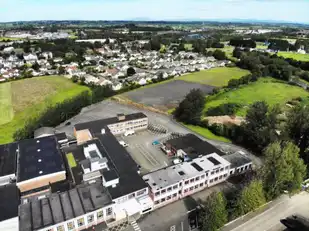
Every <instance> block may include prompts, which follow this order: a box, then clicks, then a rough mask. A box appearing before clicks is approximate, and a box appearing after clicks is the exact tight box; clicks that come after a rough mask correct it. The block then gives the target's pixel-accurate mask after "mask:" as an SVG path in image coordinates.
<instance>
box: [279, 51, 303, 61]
mask: <svg viewBox="0 0 309 231" xmlns="http://www.w3.org/2000/svg"><path fill="white" fill-rule="evenodd" d="M277 55H278V56H281V57H284V58H292V59H295V60H298V61H306V62H309V54H300V53H295V52H284V51H280V52H278V54H277Z"/></svg>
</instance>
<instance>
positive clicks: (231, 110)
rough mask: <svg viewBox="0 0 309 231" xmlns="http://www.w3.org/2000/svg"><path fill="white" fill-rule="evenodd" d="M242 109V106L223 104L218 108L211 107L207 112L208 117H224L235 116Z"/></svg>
mask: <svg viewBox="0 0 309 231" xmlns="http://www.w3.org/2000/svg"><path fill="white" fill-rule="evenodd" d="M240 107H241V104H237V103H227V104H221V105H219V106H217V107H211V108H209V109H208V110H207V112H206V115H207V116H223V115H234V114H235V113H236V111H237V110H238V109H239V108H240Z"/></svg>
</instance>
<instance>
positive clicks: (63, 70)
mask: <svg viewBox="0 0 309 231" xmlns="http://www.w3.org/2000/svg"><path fill="white" fill-rule="evenodd" d="M58 74H59V75H64V74H65V68H64V67H63V66H60V67H59V69H58Z"/></svg>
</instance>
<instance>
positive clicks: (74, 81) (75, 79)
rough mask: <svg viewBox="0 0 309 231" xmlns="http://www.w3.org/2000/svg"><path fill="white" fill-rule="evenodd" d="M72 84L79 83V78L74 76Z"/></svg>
mask: <svg viewBox="0 0 309 231" xmlns="http://www.w3.org/2000/svg"><path fill="white" fill-rule="evenodd" d="M72 82H73V83H77V82H78V76H76V75H73V76H72Z"/></svg>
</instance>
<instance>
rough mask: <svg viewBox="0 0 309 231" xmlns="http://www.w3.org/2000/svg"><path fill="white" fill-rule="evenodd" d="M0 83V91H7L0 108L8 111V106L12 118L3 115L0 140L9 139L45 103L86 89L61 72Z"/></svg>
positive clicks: (35, 114)
mask: <svg viewBox="0 0 309 231" xmlns="http://www.w3.org/2000/svg"><path fill="white" fill-rule="evenodd" d="M2 85H3V86H2ZM0 86H1V89H2V91H1V92H6V93H5V97H4V98H2V97H1V108H0V110H1V111H8V110H9V108H11V109H10V110H11V111H12V112H11V114H12V115H14V116H12V117H11V118H10V117H9V116H5V118H6V120H7V123H2V124H1V125H0V144H3V143H9V142H12V141H13V134H14V132H15V131H16V130H17V129H19V128H22V127H23V125H24V123H25V121H27V120H29V119H30V118H33V117H37V116H39V115H40V114H41V113H42V112H43V111H44V110H46V108H47V107H48V106H51V105H55V104H57V103H60V102H62V101H64V100H66V99H69V98H72V97H74V96H76V95H78V94H80V93H81V92H83V91H87V90H89V89H88V88H87V87H85V86H80V85H77V84H74V83H72V82H71V81H70V80H68V79H66V78H64V77H62V76H46V77H36V78H29V79H23V80H18V81H13V82H9V83H2V84H0ZM3 89H5V90H3ZM4 102H6V103H4ZM9 102H10V103H9ZM13 113H14V114H13ZM7 114H9V113H7ZM1 117H2V116H1ZM3 117H4V116H3Z"/></svg>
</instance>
